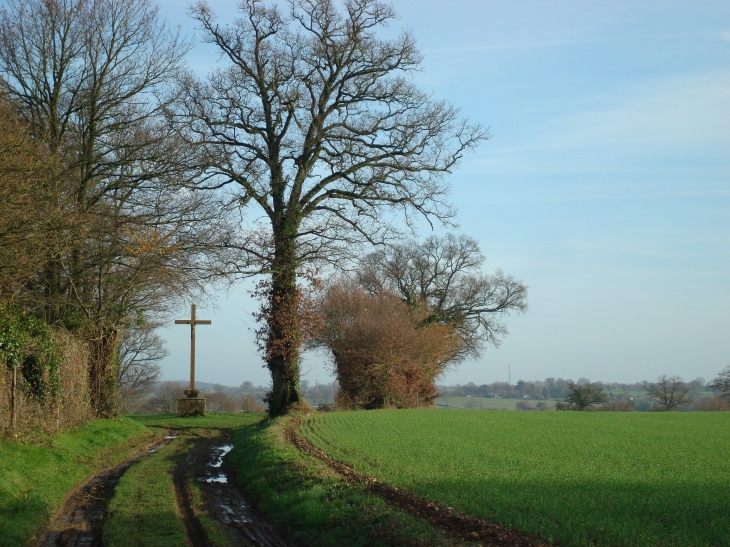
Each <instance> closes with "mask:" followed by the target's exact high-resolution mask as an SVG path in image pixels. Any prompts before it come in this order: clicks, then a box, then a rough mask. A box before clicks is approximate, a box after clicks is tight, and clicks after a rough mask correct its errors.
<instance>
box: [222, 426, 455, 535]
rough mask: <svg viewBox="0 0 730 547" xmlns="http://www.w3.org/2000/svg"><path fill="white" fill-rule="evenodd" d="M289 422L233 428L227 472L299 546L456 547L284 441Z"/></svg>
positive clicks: (435, 532)
mask: <svg viewBox="0 0 730 547" xmlns="http://www.w3.org/2000/svg"><path fill="white" fill-rule="evenodd" d="M290 420H291V418H278V419H276V420H272V421H270V422H262V423H260V424H257V425H254V426H250V427H243V428H237V429H235V430H234V431H233V435H234V448H233V450H232V451H231V452H230V454H229V455H228V457H227V459H226V466H227V467H228V468H230V469H232V470H233V471H234V473H235V479H234V480H235V481H236V482H237V483H238V484H239V485H240V486H242V487H243V488H244V489H245V490H246V491H247V492H248V493H249V495H250V496H251V497H252V498H253V499H254V501H255V502H256V503H257V506H258V508H259V510H260V511H261V512H262V513H263V514H265V515H266V516H267V518H269V519H270V521H271V522H272V523H274V524H277V525H278V526H279V527H281V528H282V529H284V530H287V531H288V532H289V534H290V535H291V536H292V537H293V538H295V539H296V540H298V541H299V542H301V543H302V544H303V545H318V546H322V547H330V546H331V547H341V546H342V545H348V546H352V547H358V546H365V545H367V546H387V545H406V546H409V545H412V546H416V545H417V546H428V545H440V546H455V545H460V543H458V542H457V541H455V540H453V539H451V538H449V537H447V536H445V535H443V534H441V533H440V532H439V531H437V530H435V529H434V528H432V527H431V526H430V525H429V524H428V523H427V522H426V521H425V520H421V519H415V518H414V517H412V516H411V515H410V514H408V513H405V512H402V511H399V510H396V509H394V508H392V507H390V506H389V505H387V504H386V503H385V502H383V501H382V500H381V499H380V498H378V497H376V496H373V495H369V494H367V493H366V492H364V490H363V488H362V487H360V486H356V485H351V484H348V483H346V482H344V481H343V480H341V479H340V477H339V476H338V475H337V474H335V473H334V472H333V471H331V470H330V469H328V468H327V467H326V466H325V464H324V463H322V462H321V461H319V460H317V459H316V458H314V457H312V456H310V455H308V454H303V453H301V452H299V451H298V450H297V449H296V448H294V447H293V446H291V445H290V444H289V443H287V442H286V441H285V439H284V429H285V428H286V427H288V426H289V424H290Z"/></svg>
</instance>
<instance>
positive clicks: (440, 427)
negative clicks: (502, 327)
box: [301, 410, 730, 547]
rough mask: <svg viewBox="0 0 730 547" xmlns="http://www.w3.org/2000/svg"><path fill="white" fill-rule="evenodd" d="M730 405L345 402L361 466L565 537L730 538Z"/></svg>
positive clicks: (331, 432) (354, 457) (342, 432)
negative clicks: (640, 408)
mask: <svg viewBox="0 0 730 547" xmlns="http://www.w3.org/2000/svg"><path fill="white" fill-rule="evenodd" d="M728 431H730V413H720V412H717V413H710V412H705V413H674V412H673V413H603V412H540V413H528V412H524V413H523V412H509V413H508V412H478V411H477V412H471V411H464V412H438V411H432V410H408V411H373V412H343V413H330V414H325V415H320V416H314V417H311V418H308V419H306V420H303V421H302V428H301V433H302V434H303V435H304V436H305V437H307V438H308V439H309V440H310V441H311V442H312V443H314V444H315V445H316V446H318V447H319V448H321V449H323V450H324V451H325V452H327V453H328V454H329V455H330V456H331V457H332V458H334V459H337V460H339V461H342V462H343V463H346V464H348V465H350V466H352V467H353V468H354V469H355V470H356V471H358V472H360V473H363V474H366V475H369V476H372V477H376V478H378V479H380V480H383V481H385V482H387V483H389V484H392V485H394V486H396V487H398V488H405V489H407V490H409V491H410V492H412V493H414V494H417V495H421V496H425V497H427V498H429V499H431V500H434V501H437V502H439V503H441V504H443V505H446V506H450V507H454V508H456V509H458V510H460V511H463V512H465V513H467V514H470V515H474V516H476V517H480V518H482V519H484V520H487V521H491V522H496V523H499V524H502V525H504V526H507V527H510V528H513V529H515V530H518V531H521V532H525V533H529V534H533V535H535V536H538V537H541V538H543V539H545V540H547V541H550V542H555V543H558V544H559V545H561V546H564V547H588V546H591V547H593V546H612V547H628V546H631V547H659V546H661V547H667V546H681V547H694V546H697V547H700V546H703V547H706V546H715V547H720V546H730V536H729V535H728V534H727V531H728V530H730V497H728V496H727V492H728V491H730V460H729V459H728V454H730V437H728Z"/></svg>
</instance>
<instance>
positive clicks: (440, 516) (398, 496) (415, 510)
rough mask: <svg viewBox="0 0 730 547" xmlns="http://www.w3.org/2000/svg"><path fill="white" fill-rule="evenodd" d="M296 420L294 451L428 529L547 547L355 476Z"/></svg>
mask: <svg viewBox="0 0 730 547" xmlns="http://www.w3.org/2000/svg"><path fill="white" fill-rule="evenodd" d="M299 425H300V418H293V419H292V421H291V425H290V426H289V427H288V428H286V429H285V430H284V436H285V439H286V440H287V442H289V443H290V444H292V445H293V446H294V447H295V448H296V449H297V450H299V451H301V452H306V453H308V454H311V455H312V456H314V457H316V458H318V459H319V460H321V461H323V462H324V463H325V464H326V465H327V466H328V467H329V468H330V469H332V470H333V471H335V472H336V473H338V474H339V475H340V476H341V477H342V478H343V479H344V480H345V481H346V482H348V483H351V484H360V485H363V486H364V487H365V489H366V490H367V491H368V492H369V493H371V494H374V495H376V496H378V497H380V498H381V499H382V500H383V501H385V502H386V503H388V504H389V505H392V506H394V507H396V508H398V509H401V510H403V511H406V512H408V513H410V514H411V515H413V516H415V517H417V518H423V519H426V520H427V521H428V522H429V523H431V525H432V526H436V527H439V528H441V529H444V530H446V531H448V532H450V533H451V534H453V535H454V536H457V537H459V538H460V539H463V540H466V541H486V542H487V545H491V546H494V547H549V545H550V544H549V543H546V542H545V541H543V540H541V539H538V538H536V537H534V536H530V535H527V534H522V533H520V532H516V531H514V530H510V529H509V528H505V527H504V526H500V525H499V524H495V523H492V522H487V521H485V520H483V519H480V518H477V517H474V516H472V515H467V514H465V513H462V512H459V511H456V510H454V509H453V508H451V507H444V506H443V505H441V504H439V503H437V502H434V501H431V500H429V499H427V498H424V497H422V496H416V495H414V494H412V493H410V492H408V491H407V490H403V489H400V488H396V487H395V486H392V485H390V484H387V483H384V482H382V481H379V480H378V479H376V478H374V477H370V476H367V475H364V474H362V473H358V472H356V471H355V470H354V469H352V468H351V467H349V466H348V465H346V464H344V463H342V462H339V461H337V460H334V459H332V458H331V457H329V456H328V455H327V453H326V452H324V451H323V450H321V449H320V448H317V447H316V446H314V445H313V444H312V443H311V442H310V441H309V440H308V439H306V438H304V437H302V436H301V435H299V434H298V430H299Z"/></svg>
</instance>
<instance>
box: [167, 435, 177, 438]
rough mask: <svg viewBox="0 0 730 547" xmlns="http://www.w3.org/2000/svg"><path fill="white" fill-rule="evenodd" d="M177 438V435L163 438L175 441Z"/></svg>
mask: <svg viewBox="0 0 730 547" xmlns="http://www.w3.org/2000/svg"><path fill="white" fill-rule="evenodd" d="M177 437H178V436H177V435H168V436H166V437H165V438H166V439H177Z"/></svg>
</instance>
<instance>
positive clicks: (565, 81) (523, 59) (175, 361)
mask: <svg viewBox="0 0 730 547" xmlns="http://www.w3.org/2000/svg"><path fill="white" fill-rule="evenodd" d="M392 4H393V6H394V7H395V10H396V12H397V13H398V15H399V19H398V20H397V21H396V22H395V23H394V24H393V25H391V27H390V28H389V29H386V33H387V34H390V35H392V33H394V32H398V31H399V30H400V29H403V28H407V29H410V30H411V32H412V33H413V34H414V36H415V37H416V39H417V41H418V43H419V44H420V47H421V51H422V53H423V55H424V62H423V67H422V71H421V72H419V73H417V74H416V75H415V76H414V78H415V81H416V83H417V84H418V85H419V86H420V87H421V88H422V89H424V90H427V91H429V92H431V93H433V96H434V97H435V98H437V99H444V100H447V101H449V102H451V103H453V104H454V105H456V106H458V107H459V108H461V111H462V114H463V115H464V116H465V117H466V118H468V119H469V120H470V121H472V122H478V123H480V124H483V125H484V126H489V127H490V133H491V134H492V138H491V139H490V140H489V141H488V142H486V143H484V144H482V145H481V146H480V147H479V149H478V150H477V151H476V153H474V154H471V155H469V156H467V157H466V158H465V159H464V161H463V162H462V164H461V166H460V168H459V169H458V170H457V171H455V172H454V174H453V175H452V176H451V178H450V182H451V185H452V194H451V201H452V203H453V204H454V205H455V207H456V208H457V209H458V218H457V221H458V223H459V228H458V230H457V231H458V232H461V233H464V234H467V235H469V236H471V237H474V238H475V239H477V240H478V241H479V243H480V246H481V250H482V252H483V254H484V255H485V256H486V257H487V262H486V265H485V273H492V272H493V271H494V270H496V269H497V268H501V269H502V270H504V271H505V272H506V273H508V274H511V275H513V276H515V277H516V278H518V279H520V280H522V281H523V282H524V283H525V284H526V285H527V286H529V298H528V302H529V309H528V311H527V312H526V313H525V314H523V315H512V316H511V317H509V318H508V319H507V326H508V328H509V331H510V332H509V334H508V335H507V337H506V338H505V339H504V341H503V343H502V344H501V346H500V347H499V348H488V349H486V350H485V351H484V353H483V354H482V356H481V357H480V358H479V359H478V360H475V361H472V362H467V363H462V364H460V365H459V366H458V367H455V368H454V369H453V370H450V371H449V372H447V374H446V375H445V376H444V377H442V378H441V380H440V383H445V384H456V383H462V384H464V383H467V382H474V383H476V384H484V383H491V382H495V381H507V379H508V370H509V369H510V368H511V380H512V382H513V383H515V382H516V381H517V380H518V379H525V380H539V379H543V378H546V377H556V378H557V377H562V378H572V379H576V380H577V379H578V378H589V379H591V380H593V381H598V380H602V381H609V382H636V381H641V380H645V379H646V380H654V379H656V377H657V376H659V375H662V374H667V375H679V376H682V377H683V378H684V379H686V380H690V379H694V378H696V377H698V376H699V377H704V378H705V379H707V380H709V379H711V378H713V377H715V376H716V375H717V374H718V373H719V372H720V370H722V369H723V368H724V367H725V366H727V365H730V4H728V3H727V2H726V1H703V2H695V1H670V0H660V1H642V2H635V1H633V0H631V1H617V0H612V1H611V2H605V1H600V2H599V1H582V2H578V1H552V2H551V1H539V2H538V1H521V2H501V1H500V2H497V1H491V0H481V1H480V0H471V1H469V0H451V1H450V2H449V3H448V9H445V6H446V5H447V4H446V3H445V2H443V0H418V1H415V0H411V1H406V0H396V1H394V2H392ZM209 5H210V6H211V7H212V8H213V10H214V11H215V12H216V13H217V14H219V21H221V22H222V23H225V22H228V21H232V20H233V19H234V17H235V3H234V2H231V1H227V2H224V1H211V2H209ZM160 6H161V13H162V15H163V16H164V17H166V18H167V20H168V21H169V22H170V23H171V24H174V25H180V26H181V27H182V28H183V31H184V32H185V33H188V34H192V33H194V32H195V28H194V27H195V26H194V24H193V22H192V21H191V20H190V19H188V18H187V17H186V15H185V13H184V10H183V9H182V8H181V5H180V3H179V2H177V1H173V0H166V1H164V2H160ZM216 59H217V57H216V55H215V52H214V51H213V50H212V49H210V46H204V45H201V46H199V47H196V48H195V49H194V50H193V52H192V53H191V54H190V56H189V63H190V66H191V67H192V68H193V69H194V70H195V71H196V72H198V74H200V75H201V76H204V75H205V74H207V72H208V71H209V70H210V69H211V68H212V67H213V66H214V63H215V62H216ZM439 231H442V230H439ZM420 235H421V237H424V238H425V237H426V236H427V235H429V233H428V232H426V231H423V232H422V233H421V234H420ZM249 290H250V287H249V286H247V285H244V284H242V285H237V286H235V287H233V288H232V289H230V290H228V291H220V292H218V293H215V294H212V295H211V296H212V297H213V303H212V304H207V305H206V306H205V307H203V306H199V308H198V317H199V318H203V319H211V320H212V325H211V326H203V327H198V331H197V341H196V345H197V352H196V371H197V373H196V377H197V379H198V380H203V381H209V382H217V383H221V384H224V385H239V384H240V383H241V382H243V381H245V380H248V381H252V382H253V383H254V384H262V385H266V384H268V382H269V380H268V374H267V371H266V369H264V368H263V361H262V360H261V358H260V356H259V355H258V354H257V352H256V348H255V345H254V342H253V333H252V331H251V329H252V328H254V327H255V323H254V321H253V319H252V316H251V312H252V311H253V310H254V309H255V308H256V304H255V303H254V302H253V301H252V300H251V298H250V297H249V295H248V291H249ZM188 304H189V303H184V302H181V308H180V310H179V314H180V315H179V317H180V318H184V317H186V314H187V313H189V308H186V306H188ZM159 334H160V335H161V336H162V337H163V338H164V339H165V340H166V341H167V349H168V351H169V352H170V355H169V357H167V358H166V359H165V360H164V361H163V363H162V370H163V379H166V380H178V379H179V380H183V379H185V378H187V377H188V374H189V336H190V333H189V327H184V326H181V325H170V326H169V327H168V328H163V329H160V332H159ZM303 373H304V375H303V378H304V379H307V380H309V381H310V382H311V383H312V384H313V383H315V381H318V382H320V383H322V382H328V381H331V367H330V365H329V361H328V359H327V356H326V355H308V356H307V357H306V359H305V362H304V366H303Z"/></svg>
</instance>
